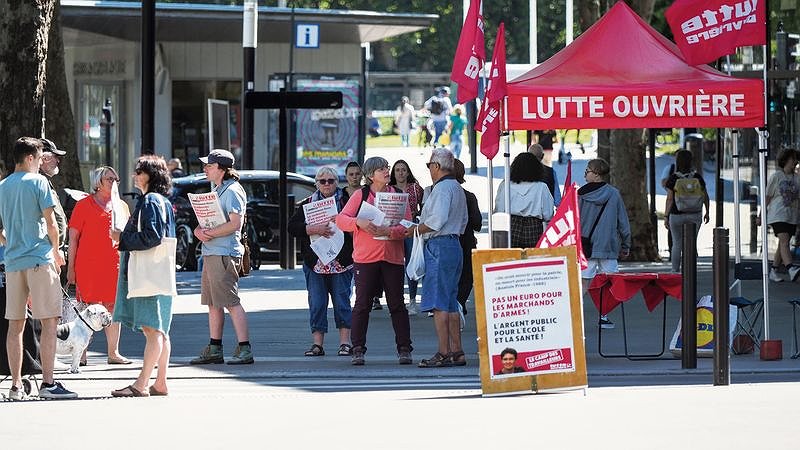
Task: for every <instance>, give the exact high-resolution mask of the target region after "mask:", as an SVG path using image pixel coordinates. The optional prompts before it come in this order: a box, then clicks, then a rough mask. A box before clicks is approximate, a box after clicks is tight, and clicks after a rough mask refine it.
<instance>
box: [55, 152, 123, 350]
mask: <svg viewBox="0 0 800 450" xmlns="http://www.w3.org/2000/svg"><path fill="white" fill-rule="evenodd" d="M90 178H91V183H92V189H91V195H89V196H87V197H85V198H83V199H82V200H80V201H78V203H76V204H75V209H73V210H72V216H70V219H69V250H68V252H69V258H68V259H67V285H70V284H74V285H75V296H76V298H77V299H78V300H80V301H82V302H83V303H90V304H91V303H100V304H102V305H103V306H105V307H106V309H108V311H109V312H113V311H114V299H115V298H116V295H117V276H118V274H119V250H118V248H117V245H118V244H117V243H116V242H114V241H113V240H111V237H110V236H109V230H110V229H111V203H112V201H111V190H112V188H113V186H114V183H118V182H119V175H117V171H116V170H114V168H113V167H109V166H102V167H99V168H97V169H94V170H93V171H92V173H91V175H90ZM123 204H124V203H123ZM126 207H127V206H126ZM105 330H106V331H105V332H106V346H107V350H108V363H109V364H130V363H131V361H130V360H129V359H128V358H126V357H124V356H122V355H120V353H119V333H120V324H119V322H114V323H112V324H111V325H109V326H108V327H106V329H105ZM81 365H82V366H85V365H86V354H85V353H84V355H83V356H82V357H81Z"/></svg>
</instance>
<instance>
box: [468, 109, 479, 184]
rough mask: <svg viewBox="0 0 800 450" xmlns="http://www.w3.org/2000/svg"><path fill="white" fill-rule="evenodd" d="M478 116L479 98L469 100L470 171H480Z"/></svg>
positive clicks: (472, 172)
mask: <svg viewBox="0 0 800 450" xmlns="http://www.w3.org/2000/svg"><path fill="white" fill-rule="evenodd" d="M477 118H478V100H477V99H475V100H471V101H469V102H467V124H468V128H467V145H469V173H471V174H476V173H478V146H477V143H478V132H477V131H475V121H476V120H477Z"/></svg>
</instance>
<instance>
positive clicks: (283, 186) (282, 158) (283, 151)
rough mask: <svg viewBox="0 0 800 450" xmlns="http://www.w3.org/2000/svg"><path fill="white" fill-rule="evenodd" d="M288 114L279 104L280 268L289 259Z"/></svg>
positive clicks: (286, 264) (285, 265) (285, 266)
mask: <svg viewBox="0 0 800 450" xmlns="http://www.w3.org/2000/svg"><path fill="white" fill-rule="evenodd" d="M281 93H284V94H285V93H286V88H284V89H281ZM282 103H284V102H282ZM288 114H289V111H288V110H287V109H286V106H285V104H281V106H280V110H279V112H278V142H279V151H280V154H279V155H278V170H279V171H280V174H279V175H278V177H279V178H278V196H279V197H280V199H279V201H278V221H279V224H278V229H279V230H280V231H279V233H280V236H279V239H280V266H281V268H282V269H286V268H287V266H288V260H289V255H288V253H287V251H286V247H287V241H288V240H289V233H288V230H287V229H286V226H287V225H288V223H289V210H288V208H287V207H286V202H287V200H286V197H287V194H288V192H287V191H288V189H287V188H288V182H287V176H286V172H287V170H288V169H287V167H288V164H289V161H288V159H289V139H288V134H289V133H288V127H289V123H288V122H289V119H288Z"/></svg>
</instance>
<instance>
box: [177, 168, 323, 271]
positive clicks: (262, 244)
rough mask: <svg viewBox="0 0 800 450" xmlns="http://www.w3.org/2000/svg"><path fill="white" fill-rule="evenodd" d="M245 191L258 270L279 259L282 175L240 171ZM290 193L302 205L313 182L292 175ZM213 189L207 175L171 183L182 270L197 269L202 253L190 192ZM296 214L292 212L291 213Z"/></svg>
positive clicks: (252, 256)
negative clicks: (280, 182) (280, 181)
mask: <svg viewBox="0 0 800 450" xmlns="http://www.w3.org/2000/svg"><path fill="white" fill-rule="evenodd" d="M238 172H239V175H240V177H241V179H240V180H239V182H240V183H241V184H242V187H243V188H244V190H245V192H246V193H247V234H248V237H249V238H250V260H251V265H252V267H253V268H254V269H258V267H259V266H260V265H261V262H262V261H265V260H266V261H270V260H277V259H278V257H279V254H280V248H279V246H278V243H279V238H280V230H279V228H278V214H279V212H278V178H279V176H280V173H279V172H277V171H274V170H240V171H238ZM287 179H288V182H289V190H288V193H289V194H293V195H294V196H295V201H296V202H297V203H300V202H301V201H302V200H303V199H305V198H306V197H308V196H309V195H311V194H312V193H314V191H315V190H316V187H315V185H314V179H313V178H309V177H306V176H303V175H299V174H296V173H291V172H289V173H288V174H287ZM210 190H211V183H210V182H209V181H208V180H207V179H206V176H205V174H195V175H189V176H187V177H181V178H176V179H174V180H172V192H171V193H170V201H171V202H172V207H173V209H174V210H175V225H176V227H175V231H176V235H177V238H178V248H177V252H176V255H175V256H176V258H175V259H176V263H177V265H178V267H180V268H181V270H196V269H197V261H198V258H199V257H200V255H201V254H202V252H201V248H200V245H198V244H199V243H200V241H198V240H197V239H196V238H195V237H194V233H193V231H194V229H195V227H197V217H195V215H194V211H192V206H191V205H190V204H189V197H188V196H187V195H186V194H188V193H193V194H200V193H206V192H209V191H210ZM291 213H293V211H290V212H289V214H291Z"/></svg>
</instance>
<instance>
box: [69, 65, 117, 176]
mask: <svg viewBox="0 0 800 450" xmlns="http://www.w3.org/2000/svg"><path fill="white" fill-rule="evenodd" d="M122 91H123V88H122V84H121V83H111V82H109V83H102V82H94V81H93V82H84V83H80V84H79V85H78V92H79V117H78V119H79V121H78V124H79V127H80V130H79V132H78V157H79V160H80V164H81V176H82V178H83V185H84V186H87V187H88V185H89V172H90V171H91V170H92V169H94V168H96V167H99V166H102V165H110V166H112V167H114V168H116V169H117V170H118V171H119V170H121V169H122V168H121V167H120V162H121V161H120V153H119V152H120V149H119V142H120V136H121V135H122V133H123V131H124V130H122V129H121V128H120V124H121V123H123V122H124V121H122V120H119V117H118V114H119V112H120V111H125V108H124V105H122V103H121V101H122V98H123V95H122ZM104 108H105V109H106V111H107V113H106V114H104ZM108 113H110V114H108ZM109 119H110V122H109ZM109 123H110V125H109Z"/></svg>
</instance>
